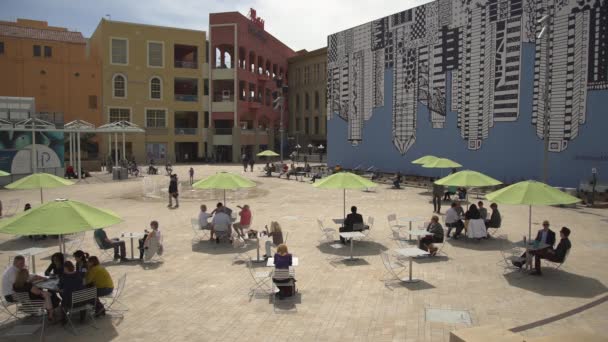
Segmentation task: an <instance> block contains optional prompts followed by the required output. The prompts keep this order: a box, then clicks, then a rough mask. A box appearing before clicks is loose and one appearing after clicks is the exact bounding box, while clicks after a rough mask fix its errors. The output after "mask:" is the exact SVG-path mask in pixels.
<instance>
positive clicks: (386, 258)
mask: <svg viewBox="0 0 608 342" xmlns="http://www.w3.org/2000/svg"><path fill="white" fill-rule="evenodd" d="M380 257H381V258H382V264H384V269H385V270H384V275H383V276H382V281H383V282H384V285H385V286H386V285H388V284H389V283H391V282H393V281H395V280H398V281H405V280H407V277H402V275H401V274H402V273H403V272H405V271H406V270H407V267H405V266H404V265H403V264H401V263H400V262H395V263H392V262H391V255H390V254H389V253H388V252H381V253H380ZM387 275H388V277H386V276H387Z"/></svg>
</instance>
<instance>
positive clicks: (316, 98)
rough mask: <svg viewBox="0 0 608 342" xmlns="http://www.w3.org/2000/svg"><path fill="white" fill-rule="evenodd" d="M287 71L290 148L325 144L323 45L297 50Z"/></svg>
mask: <svg viewBox="0 0 608 342" xmlns="http://www.w3.org/2000/svg"><path fill="white" fill-rule="evenodd" d="M287 70H288V76H289V77H288V79H289V113H290V118H289V137H290V148H291V149H292V150H293V149H294V148H295V146H296V145H298V144H299V145H300V146H302V150H300V152H308V148H307V146H308V145H309V144H312V145H314V146H315V147H318V146H319V145H321V144H322V145H323V146H326V141H327V106H326V105H325V101H326V98H327V96H326V94H327V48H321V49H317V50H314V51H310V52H308V51H306V50H303V51H299V52H298V55H297V56H295V57H292V58H290V59H289V67H288V68H287ZM314 150H315V151H316V148H315V149H314Z"/></svg>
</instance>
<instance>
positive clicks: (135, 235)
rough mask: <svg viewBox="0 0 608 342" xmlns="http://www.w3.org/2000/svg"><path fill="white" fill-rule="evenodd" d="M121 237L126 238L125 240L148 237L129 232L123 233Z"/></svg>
mask: <svg viewBox="0 0 608 342" xmlns="http://www.w3.org/2000/svg"><path fill="white" fill-rule="evenodd" d="M120 235H121V237H125V238H131V239H133V238H141V237H144V236H145V235H146V233H129V232H122V234H120Z"/></svg>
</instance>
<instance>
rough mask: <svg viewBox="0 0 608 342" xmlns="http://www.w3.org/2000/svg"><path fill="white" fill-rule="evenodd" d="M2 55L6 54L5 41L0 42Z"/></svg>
mask: <svg viewBox="0 0 608 342" xmlns="http://www.w3.org/2000/svg"><path fill="white" fill-rule="evenodd" d="M0 55H4V42H0Z"/></svg>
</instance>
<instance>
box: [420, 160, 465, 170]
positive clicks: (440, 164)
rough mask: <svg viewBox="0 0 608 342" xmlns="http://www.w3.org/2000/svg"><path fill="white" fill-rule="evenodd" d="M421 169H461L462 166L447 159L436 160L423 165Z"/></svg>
mask: <svg viewBox="0 0 608 342" xmlns="http://www.w3.org/2000/svg"><path fill="white" fill-rule="evenodd" d="M422 167H425V168H427V169H451V168H454V167H462V165H460V164H458V163H457V162H455V161H452V160H449V159H447V158H436V159H435V160H431V161H430V162H428V163H426V164H423V165H422Z"/></svg>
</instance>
